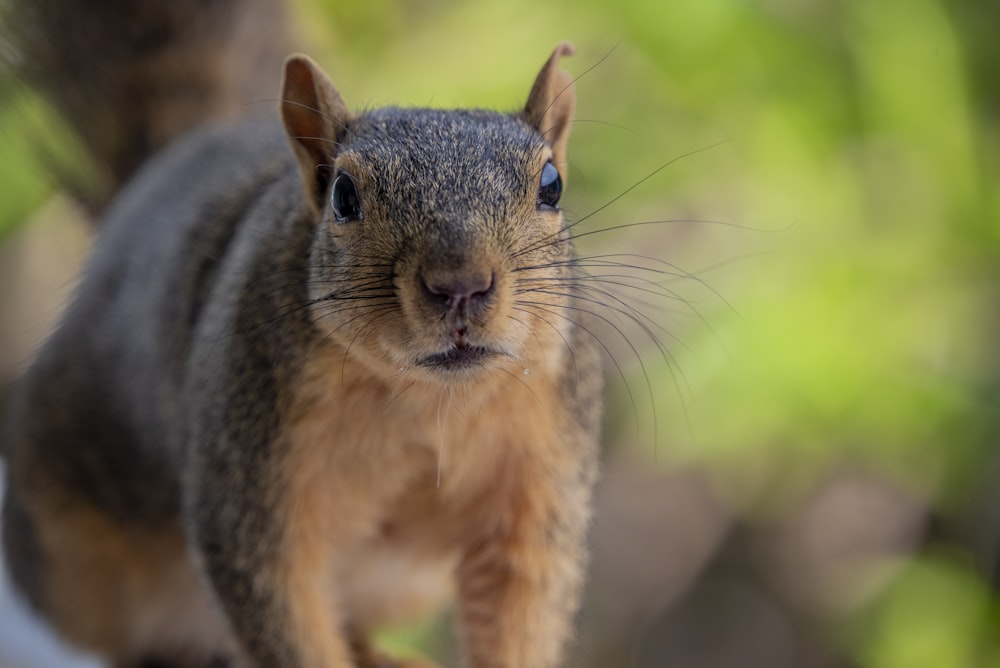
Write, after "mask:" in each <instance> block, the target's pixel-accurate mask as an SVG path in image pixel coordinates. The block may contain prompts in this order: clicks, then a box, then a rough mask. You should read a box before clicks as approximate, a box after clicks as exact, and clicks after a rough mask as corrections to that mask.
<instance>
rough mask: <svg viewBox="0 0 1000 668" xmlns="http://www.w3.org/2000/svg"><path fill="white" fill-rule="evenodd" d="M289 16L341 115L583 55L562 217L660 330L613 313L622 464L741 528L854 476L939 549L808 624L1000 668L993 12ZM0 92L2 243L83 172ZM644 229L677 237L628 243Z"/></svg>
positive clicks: (26, 111)
mask: <svg viewBox="0 0 1000 668" xmlns="http://www.w3.org/2000/svg"><path fill="white" fill-rule="evenodd" d="M297 12H298V14H299V19H300V20H299V26H300V28H301V30H302V32H303V34H304V39H305V42H306V44H307V45H308V48H309V50H310V52H311V53H313V54H314V55H315V56H316V57H317V59H318V60H319V61H320V62H321V63H322V64H323V65H324V66H325V68H326V69H327V71H328V72H329V73H330V74H331V77H332V78H333V80H334V81H335V83H336V84H337V86H338V87H339V89H340V91H341V93H342V94H343V95H344V97H345V99H346V100H347V101H348V104H350V105H351V106H353V107H355V108H361V107H373V106H378V105H383V104H406V105H432V106H445V107H447V106H489V107H499V108H508V109H515V108H518V107H519V106H520V105H521V104H522V103H523V101H524V100H525V98H526V96H527V92H528V89H529V87H530V84H531V81H532V79H533V77H534V74H535V73H536V72H537V70H538V68H539V67H540V66H541V63H542V62H543V61H544V59H545V58H546V57H547V56H548V54H549V53H550V52H551V50H552V48H553V47H554V46H555V45H556V43H557V42H559V41H561V40H564V39H568V40H571V41H573V42H574V43H575V44H576V46H577V48H578V52H577V55H576V56H575V57H574V58H572V59H570V60H568V61H565V67H566V68H567V69H568V70H570V71H571V72H572V73H573V74H575V75H578V76H579V80H578V82H577V84H576V92H577V98H578V106H577V122H576V124H575V126H574V130H573V137H572V140H571V145H570V164H569V168H568V191H567V195H566V199H565V200H564V202H565V206H566V209H567V212H568V215H569V217H570V219H571V220H579V219H583V218H585V217H586V220H583V222H581V223H580V225H579V226H578V227H577V228H576V230H577V231H578V232H580V233H582V234H584V236H582V237H581V238H580V242H579V246H580V248H581V250H582V252H583V253H584V255H598V254H620V255H621V257H619V258H617V259H620V260H622V261H626V262H629V263H630V264H634V265H642V266H645V267H646V268H647V269H646V270H640V269H632V270H630V276H631V278H628V279H625V280H623V281H621V282H623V283H628V284H629V285H631V286H632V287H629V286H628V285H618V286H612V285H610V284H609V287H615V288H616V290H617V292H618V294H620V295H621V297H622V299H625V300H628V301H629V303H630V304H632V305H634V306H635V308H637V309H638V310H639V311H641V313H642V314H643V315H641V316H639V317H640V319H644V318H647V317H648V319H649V320H651V321H654V322H655V323H657V324H658V325H662V326H663V327H664V331H660V330H657V329H654V334H655V336H656V338H658V339H659V340H660V341H661V342H662V344H663V345H664V346H665V347H666V349H667V351H668V355H666V356H664V355H661V354H660V352H659V351H658V350H657V347H656V345H655V343H654V342H653V341H651V338H650V337H649V336H647V335H646V334H645V333H644V332H643V328H642V327H639V326H637V325H636V324H635V323H630V322H629V319H628V318H622V317H620V316H621V314H615V313H610V312H609V314H608V315H609V319H610V320H612V321H615V322H618V321H619V320H620V325H621V328H622V329H623V330H624V331H625V333H626V336H627V338H628V339H629V340H630V341H631V342H632V344H634V345H635V346H636V348H638V350H639V353H640V354H639V355H638V356H637V355H636V354H635V353H633V351H632V350H631V347H630V346H629V345H628V344H627V343H626V342H625V341H623V340H622V339H621V337H619V336H617V335H616V334H614V332H613V331H612V330H610V328H609V331H608V339H607V340H608V341H609V344H610V346H611V348H612V350H613V353H614V356H615V359H616V360H617V362H618V364H619V365H620V366H621V367H622V369H623V375H624V376H625V379H626V380H625V382H623V381H622V379H621V378H620V377H619V375H618V374H617V373H616V372H615V370H614V365H611V366H610V369H611V374H610V375H611V378H612V381H613V383H612V389H611V399H610V402H611V406H612V411H611V414H610V415H609V427H608V431H609V434H608V442H609V449H610V450H611V451H612V455H609V456H615V457H628V458H629V459H630V460H631V461H637V462H641V466H642V467H645V469H646V470H647V471H649V472H650V475H655V474H656V472H658V471H664V472H666V471H670V470H674V469H677V468H684V469H689V468H691V467H694V468H697V469H699V470H703V471H706V472H707V475H708V477H709V479H710V481H711V483H710V484H711V487H712V489H713V490H714V491H715V493H716V494H717V495H718V496H719V497H720V498H722V499H724V500H725V502H726V504H728V505H729V507H731V508H733V509H734V512H735V513H736V514H738V515H739V516H740V517H741V518H742V520H741V521H743V522H746V523H749V524H750V525H766V524H768V523H769V522H773V521H777V520H779V519H780V518H782V517H785V516H787V515H788V514H789V513H792V512H794V510H795V509H796V508H797V507H798V505H799V504H800V503H802V502H803V499H805V498H808V496H809V494H810V492H811V490H813V489H814V488H815V487H816V486H817V485H819V484H821V483H822V481H824V480H826V479H827V478H828V476H829V475H830V474H831V471H834V472H835V471H839V470H845V469H849V470H863V471H865V472H866V475H871V476H873V477H874V478H876V479H877V480H878V481H880V484H885V485H886V486H887V487H891V488H892V489H894V490H898V491H899V492H900V493H901V494H904V495H906V496H907V498H909V499H913V500H914V503H915V504H916V505H917V506H919V507H920V509H921V512H923V513H925V516H926V518H927V527H929V528H928V529H927V531H926V533H922V534H921V537H920V540H919V541H918V542H917V543H916V544H914V545H913V546H912V549H908V550H907V551H906V553H905V554H898V555H894V556H892V557H891V558H888V557H886V558H883V559H873V560H871V561H870V563H867V564H866V565H864V566H863V567H860V568H859V569H858V570H857V572H856V573H855V578H854V579H853V580H851V581H849V582H848V583H847V584H846V585H845V589H846V590H850V589H852V588H853V587H855V586H857V587H859V588H860V587H861V586H862V585H861V583H869V584H870V581H871V579H872V578H875V577H876V574H879V575H878V584H877V586H875V587H874V588H873V589H872V590H871V592H872V593H869V594H867V595H866V596H865V597H863V600H862V601H861V603H859V604H855V605H852V606H848V608H849V610H848V614H829V610H827V609H824V610H823V611H821V614H820V613H817V614H816V615H815V616H819V617H821V618H822V620H821V622H822V623H821V624H820V627H821V628H822V629H823V630H822V632H821V634H822V635H824V637H825V639H826V640H827V641H828V642H829V643H830V644H831V645H833V646H835V647H836V651H837V652H838V653H839V654H840V655H841V656H843V657H844V659H843V660H844V661H845V662H846V665H858V666H872V667H876V666H877V667H880V668H881V667H885V668H894V667H897V666H898V667H900V668H902V667H904V666H905V667H914V666H927V667H928V668H930V667H934V668H940V667H944V666H989V665H1000V643H998V642H997V639H998V638H1000V619H998V618H997V615H996V612H995V610H994V607H995V603H994V601H993V592H992V590H991V588H990V584H989V582H988V578H989V573H990V569H991V568H992V563H991V560H992V559H993V557H994V556H995V555H994V554H993V550H992V549H991V548H992V545H993V543H992V541H993V537H994V536H995V535H996V534H997V533H998V532H997V529H1000V519H997V517H998V516H1000V512H996V511H994V510H993V508H994V506H1000V504H997V503H996V502H995V501H993V502H992V505H991V494H990V492H991V490H992V489H993V488H994V487H998V486H1000V485H998V483H1000V467H998V466H997V463H998V462H997V460H996V453H997V446H998V445H1000V443H998V435H1000V418H998V410H997V409H998V408H1000V406H998V401H1000V383H998V379H1000V345H998V344H997V341H998V337H1000V318H998V308H997V307H998V305H1000V280H998V279H1000V190H998V188H997V187H996V184H997V180H998V176H1000V169H998V160H1000V153H998V150H997V149H998V139H1000V135H998V116H997V111H998V107H1000V40H998V39H997V37H996V34H997V29H998V28H1000V4H997V3H991V2H975V1H972V0H965V1H961V0H951V1H949V2H945V1H944V0H825V1H813V2H809V1H806V2H796V1H792V0H756V1H753V2H741V1H738V0H697V1H695V0H684V1H679V2H664V1H662V0H624V1H622V2H616V3H609V2H597V1H596V0H573V1H570V0H563V1H558V2H545V3H541V2H529V1H528V0H510V1H508V2H504V3H499V2H496V3H493V2H491V3H458V2H451V1H447V0H420V1H417V2H402V1H400V0H369V1H368V2H364V3H343V2H332V1H324V2H307V1H306V0H301V1H300V2H299V3H298V6H297ZM5 76H6V75H5ZM0 83H2V87H0V95H2V100H0V128H2V131H0V155H2V156H3V160H0V183H2V184H3V185H2V189H3V196H2V197H0V239H8V240H9V239H11V238H14V237H15V236H16V235H18V234H20V233H23V231H24V225H25V221H26V220H28V219H29V218H30V214H31V213H32V212H34V211H36V210H38V209H39V207H41V206H42V205H43V204H44V203H45V202H46V201H47V200H48V199H49V198H50V197H52V196H53V188H52V186H51V185H50V179H49V177H47V176H46V175H47V174H48V173H49V172H48V170H47V169H46V167H45V166H43V164H42V163H43V160H42V157H43V155H47V156H48V157H47V159H51V158H52V156H55V158H56V159H57V160H58V161H59V162H60V164H70V165H71V164H73V163H74V159H73V157H72V154H71V153H68V152H67V149H66V148H65V147H66V146H67V145H70V144H71V142H69V141H68V140H66V141H62V140H61V139H60V137H61V135H60V134H58V131H57V130H56V129H54V128H55V120H54V119H53V118H52V116H51V114H49V113H48V112H47V111H46V110H45V109H44V107H43V106H42V105H41V103H40V101H39V100H38V99H37V98H35V97H34V96H33V95H32V93H31V91H29V90H26V89H25V88H24V87H23V86H21V85H20V84H18V83H17V82H16V81H15V80H14V79H13V78H10V77H7V78H6V79H5V80H4V81H2V82H0ZM39 146H45V147H46V148H45V150H44V151H43V152H40V151H39V150H38V147H39ZM668 163H669V164H668ZM663 165H666V166H665V167H663V169H662V170H660V171H656V172H655V174H653V175H652V176H651V177H650V178H649V179H647V180H645V181H643V179H644V178H645V177H646V176H647V175H649V174H651V173H653V172H654V171H655V170H657V169H658V168H660V167H661V166H663ZM633 186H635V187H634V188H633ZM626 191H627V192H626ZM622 193H625V194H624V195H623V196H622V197H621V198H620V199H618V200H616V201H614V202H613V203H612V204H610V205H609V206H607V207H606V208H603V209H600V210H599V211H597V212H596V213H595V214H594V215H593V216H589V217H588V214H590V213H591V212H594V211H595V210H598V209H599V208H600V207H602V206H603V205H604V204H605V203H608V202H610V201H612V200H613V199H614V198H615V197H616V196H618V195H620V194H622ZM651 221H665V222H661V223H656V224H644V225H639V226H633V227H626V228H619V226H623V225H628V224H631V223H647V222H651ZM626 254H629V257H625V256H626ZM633 254H634V255H633ZM640 255H641V256H644V257H638V256H640ZM661 262H666V263H669V264H662V263H661ZM602 272H603V273H606V274H609V275H617V274H621V273H623V271H622V270H621V269H618V268H603V269H601V268H598V269H595V273H602ZM644 279H649V280H652V281H654V282H656V283H658V284H659V285H657V286H653V285H651V284H648V283H642V282H640V281H641V280H644ZM608 280H609V281H612V280H614V279H613V278H610V277H609V278H608ZM642 288H648V291H643V290H642ZM651 292H659V293H660V294H658V295H654V294H651ZM640 360H641V362H640ZM640 367H643V368H644V369H645V372H643V369H642V368H640ZM647 379H648V382H647ZM630 393H631V396H630ZM650 399H652V401H651V400H650ZM633 413H637V414H638V416H639V421H638V422H639V424H638V425H636V419H635V417H634V416H633ZM654 420H655V425H654ZM650 510H651V511H652V512H654V513H655V512H656V509H655V508H652V509H650ZM991 522H992V523H991ZM994 525H995V526H994ZM940 527H944V528H943V529H940V530H938V529H939V528H940ZM831 530H833V529H832V528H831ZM984 546H985V547H984ZM636 549H641V546H636ZM841 593H842V594H845V595H846V593H845V592H844V591H842V592H841ZM810 614H811V613H810ZM418 642H419V641H418ZM838 665H840V664H838Z"/></svg>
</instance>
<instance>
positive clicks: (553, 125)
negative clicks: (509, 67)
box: [524, 42, 576, 176]
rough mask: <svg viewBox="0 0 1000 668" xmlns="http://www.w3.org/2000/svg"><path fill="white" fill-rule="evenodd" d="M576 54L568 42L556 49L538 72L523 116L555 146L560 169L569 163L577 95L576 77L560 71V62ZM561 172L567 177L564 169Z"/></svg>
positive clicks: (554, 154) (553, 150)
mask: <svg viewBox="0 0 1000 668" xmlns="http://www.w3.org/2000/svg"><path fill="white" fill-rule="evenodd" d="M573 52H574V49H573V45H572V44H570V43H569V42H563V43H562V44H560V45H559V46H557V47H556V50H555V51H553V52H552V55H551V56H549V59H548V60H547V61H546V62H545V65H544V66H543V67H542V71H541V72H539V73H538V77H537V78H536V79H535V85H534V86H532V87H531V94H530V95H529V96H528V103H527V104H526V105H524V117H525V118H526V119H527V121H528V122H529V123H530V124H531V125H532V127H534V128H535V129H536V130H538V132H539V133H540V134H541V135H542V136H543V137H544V138H545V141H547V142H548V143H549V145H550V146H551V147H552V153H553V156H554V157H555V162H556V164H557V165H560V166H561V165H562V164H563V163H565V161H566V142H567V140H568V139H569V123H570V121H571V120H572V119H573V108H574V106H575V105H576V95H575V94H574V92H573V77H571V76H570V75H569V74H568V73H567V72H564V71H563V70H560V69H559V59H560V58H562V57H563V56H572V55H573ZM560 171H561V172H563V174H564V176H565V170H564V169H560Z"/></svg>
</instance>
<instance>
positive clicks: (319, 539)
mask: <svg viewBox="0 0 1000 668" xmlns="http://www.w3.org/2000/svg"><path fill="white" fill-rule="evenodd" d="M240 446H241V447H240V448H239V449H232V448H228V447H226V446H225V445H224V444H223V445H222V446H221V447H213V450H214V451H217V452H218V453H219V455H217V456H215V457H211V456H210V457H209V458H208V459H207V460H203V461H202V462H201V465H202V466H204V467H205V468H204V469H202V470H208V471H213V470H214V471H217V472H218V471H219V470H220V467H221V469H222V470H225V471H226V474H225V475H224V479H225V481H227V482H228V483H230V484H220V482H221V481H222V478H220V479H219V480H215V481H212V480H211V479H210V477H209V478H204V479H203V480H202V481H201V484H198V485H197V486H196V488H195V489H193V490H191V489H189V490H187V496H188V500H187V503H188V508H189V512H188V519H189V521H190V522H191V526H189V535H190V536H191V539H192V543H193V547H194V551H195V554H196V555H197V558H198V559H199V561H200V562H201V566H202V568H203V569H204V571H205V573H206V575H207V576H208V579H209V581H210V583H211V585H212V587H213V589H214V590H215V592H216V595H217V598H218V599H219V601H220V603H221V605H222V607H223V609H224V612H225V614H226V617H227V618H228V619H229V622H230V625H231V628H232V630H233V632H234V634H235V635H236V638H237V640H238V642H239V644H240V646H241V647H242V650H243V652H244V653H245V655H246V657H247V658H248V659H249V665H252V666H254V668H348V667H350V666H353V665H354V664H353V662H352V659H351V651H350V649H349V645H348V643H347V641H346V639H345V637H344V634H343V633H342V620H341V619H339V618H338V616H337V610H336V608H335V607H334V604H333V602H332V600H331V599H332V597H331V592H332V591H333V586H332V583H331V582H330V581H329V577H330V566H331V562H332V553H333V548H332V546H331V544H330V541H328V540H324V538H326V537H327V536H328V533H327V532H326V531H324V530H323V529H324V528H325V527H318V526H317V523H318V522H319V521H320V517H318V515H317V513H318V512H319V510H318V508H317V505H316V504H315V503H313V502H314V501H319V499H310V498H307V497H308V491H309V490H308V489H305V488H304V486H303V482H302V481H296V480H294V476H289V475H288V474H287V471H288V469H287V468H286V467H285V466H283V465H281V463H279V462H278V461H274V460H273V459H272V460H270V461H268V462H261V461H254V459H255V458H254V456H253V455H252V453H253V452H254V451H255V450H256V451H257V452H258V454H261V453H263V452H269V454H268V455H267V456H268V457H269V458H270V457H273V456H274V455H275V453H276V452H277V451H280V450H282V448H280V447H268V448H263V447H260V449H258V448H257V447H254V446H250V447H248V444H247V443H241V444H240ZM236 453H239V454H236ZM283 454H284V455H285V456H288V453H287V452H285V453H283ZM234 455H235V456H234ZM237 665H241V666H242V665H243V664H242V663H238V664H237Z"/></svg>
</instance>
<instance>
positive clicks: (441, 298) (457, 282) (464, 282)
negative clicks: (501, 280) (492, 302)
mask: <svg viewBox="0 0 1000 668" xmlns="http://www.w3.org/2000/svg"><path fill="white" fill-rule="evenodd" d="M495 279H496V274H495V273H494V272H492V271H489V272H486V271H474V272H459V273H455V272H426V273H424V275H423V276H421V279H420V284H421V286H422V287H423V289H424V293H425V294H426V295H427V297H428V299H429V300H430V301H434V302H438V303H441V304H443V305H445V306H447V307H448V308H454V307H456V306H463V305H476V304H479V303H481V302H484V301H485V300H486V299H487V298H488V297H489V296H490V294H491V293H492V292H493V285H494V282H495Z"/></svg>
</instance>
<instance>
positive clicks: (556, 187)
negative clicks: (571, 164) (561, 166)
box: [538, 162, 562, 209]
mask: <svg viewBox="0 0 1000 668" xmlns="http://www.w3.org/2000/svg"><path fill="white" fill-rule="evenodd" d="M560 195H562V178H561V177H560V176H559V170H558V169H556V166H555V165H553V164H552V163H551V162H547V163H545V166H544V167H542V178H541V179H540V180H539V182H538V206H539V207H542V206H547V207H550V208H553V209H554V208H556V206H558V204H559V196H560Z"/></svg>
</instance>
